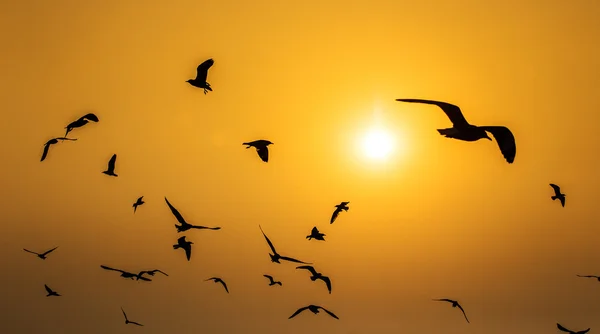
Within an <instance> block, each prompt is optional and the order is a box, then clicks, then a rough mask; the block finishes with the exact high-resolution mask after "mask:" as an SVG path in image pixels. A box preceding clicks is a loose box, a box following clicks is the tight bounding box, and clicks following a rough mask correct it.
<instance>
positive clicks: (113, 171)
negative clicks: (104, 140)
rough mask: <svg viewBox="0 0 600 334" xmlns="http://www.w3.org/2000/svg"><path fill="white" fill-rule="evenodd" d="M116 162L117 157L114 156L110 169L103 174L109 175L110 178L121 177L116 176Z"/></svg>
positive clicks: (111, 159)
mask: <svg viewBox="0 0 600 334" xmlns="http://www.w3.org/2000/svg"><path fill="white" fill-rule="evenodd" d="M116 161H117V155H116V154H113V156H112V157H111V158H110V160H109V161H108V167H107V168H106V170H105V171H104V172H102V173H104V174H106V175H109V176H119V175H117V174H115V162H116Z"/></svg>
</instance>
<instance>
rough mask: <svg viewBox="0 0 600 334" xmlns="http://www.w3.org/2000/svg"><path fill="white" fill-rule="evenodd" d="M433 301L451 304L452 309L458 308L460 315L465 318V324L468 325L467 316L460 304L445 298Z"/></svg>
mask: <svg viewBox="0 0 600 334" xmlns="http://www.w3.org/2000/svg"><path fill="white" fill-rule="evenodd" d="M434 300H435V301H438V302H449V303H452V307H458V308H459V309H460V310H461V311H462V313H463V315H464V316H465V319H466V320H467V322H468V323H470V321H469V318H467V314H466V313H465V310H464V309H463V308H462V306H460V304H459V303H458V302H457V301H456V300H452V299H447V298H444V299H434Z"/></svg>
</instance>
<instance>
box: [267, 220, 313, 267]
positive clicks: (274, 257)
mask: <svg viewBox="0 0 600 334" xmlns="http://www.w3.org/2000/svg"><path fill="white" fill-rule="evenodd" d="M258 227H259V228H260V231H261V232H262V234H263V236H264V237H265V239H267V243H268V244H269V247H271V251H272V252H273V254H271V253H269V256H270V257H271V262H275V263H281V262H279V260H286V261H290V262H296V263H304V264H312V263H308V262H303V261H300V260H296V259H293V258H291V257H287V256H281V255H279V253H277V251H276V250H275V247H274V246H273V243H272V242H271V240H269V238H268V237H267V235H266V234H265V232H263V230H262V227H260V225H258Z"/></svg>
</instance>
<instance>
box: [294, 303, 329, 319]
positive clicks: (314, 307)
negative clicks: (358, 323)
mask: <svg viewBox="0 0 600 334" xmlns="http://www.w3.org/2000/svg"><path fill="white" fill-rule="evenodd" d="M307 309H308V310H309V311H311V312H312V313H314V314H317V313H319V309H321V310H323V311H325V312H326V313H327V314H329V315H330V316H332V317H334V318H336V319H338V320H339V319H340V318H338V317H337V315H335V314H333V312H331V311H328V310H327V309H325V308H324V307H321V306H317V305H308V306H305V307H301V308H299V309H298V311H296V312H294V314H292V315H291V316H290V317H289V318H288V319H292V318H293V317H295V316H297V315H298V314H299V313H300V312H302V311H304V310H307Z"/></svg>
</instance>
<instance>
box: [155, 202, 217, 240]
mask: <svg viewBox="0 0 600 334" xmlns="http://www.w3.org/2000/svg"><path fill="white" fill-rule="evenodd" d="M165 201H166V202H167V205H168V206H169V209H171V213H173V216H175V218H176V219H177V221H178V222H179V223H180V224H181V225H177V224H175V228H176V229H177V232H184V231H187V230H189V229H191V228H197V229H201V230H220V229H221V228H220V227H206V226H199V225H192V224H188V222H186V221H185V219H183V216H182V215H181V214H180V213H179V211H177V209H175V207H174V206H173V205H171V203H169V200H168V199H167V198H166V197H165Z"/></svg>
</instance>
